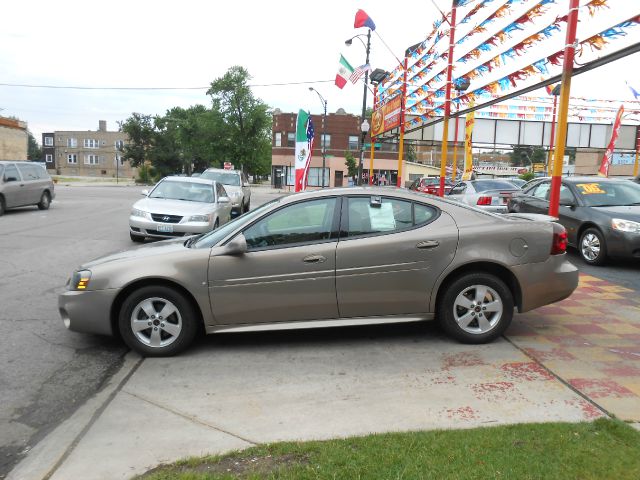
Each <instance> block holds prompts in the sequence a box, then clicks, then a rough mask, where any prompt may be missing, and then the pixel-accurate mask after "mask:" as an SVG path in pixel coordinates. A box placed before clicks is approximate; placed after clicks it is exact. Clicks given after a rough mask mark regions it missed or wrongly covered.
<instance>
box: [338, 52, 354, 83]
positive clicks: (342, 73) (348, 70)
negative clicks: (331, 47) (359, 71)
mask: <svg viewBox="0 0 640 480" xmlns="http://www.w3.org/2000/svg"><path fill="white" fill-rule="evenodd" d="M352 73H353V67H352V66H351V65H349V62H347V59H346V58H344V57H343V56H342V55H340V64H339V65H338V73H336V86H337V87H338V88H340V89H341V88H342V87H344V86H345V84H346V83H347V80H348V79H349V77H350V76H351V74H352Z"/></svg>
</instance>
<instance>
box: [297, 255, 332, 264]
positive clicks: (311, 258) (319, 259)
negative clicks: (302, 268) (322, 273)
mask: <svg viewBox="0 0 640 480" xmlns="http://www.w3.org/2000/svg"><path fill="white" fill-rule="evenodd" d="M302 261H303V262H304V263H323V262H326V261H327V258H326V257H323V256H322V255H307V256H306V257H304V258H303V259H302Z"/></svg>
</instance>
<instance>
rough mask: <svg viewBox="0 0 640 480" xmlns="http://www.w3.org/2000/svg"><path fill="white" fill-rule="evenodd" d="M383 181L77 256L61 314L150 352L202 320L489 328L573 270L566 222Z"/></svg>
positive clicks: (76, 327) (471, 331)
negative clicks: (195, 232)
mask: <svg viewBox="0 0 640 480" xmlns="http://www.w3.org/2000/svg"><path fill="white" fill-rule="evenodd" d="M538 218H541V219H546V218H548V217H543V216H535V215H534V216H531V215H529V216H526V215H520V216H518V215H515V216H513V215H495V214H492V213H489V212H484V211H481V210H478V209H474V208H470V207H468V206H466V205H463V204H460V203H459V202H453V201H450V200H447V199H446V198H445V199H443V198H439V197H435V196H426V195H423V194H417V193H413V192H410V191H407V190H400V189H390V188H379V187H374V188H369V187H360V188H340V189H330V190H329V189H327V190H321V191H315V192H305V193H300V194H295V195H290V196H287V197H283V198H280V199H277V200H274V201H272V202H269V203H267V204H265V205H263V206H261V207H259V208H257V209H255V210H253V211H251V212H249V213H246V214H244V215H242V216H241V217H239V218H237V219H235V220H233V221H232V222H229V223H228V224H227V225H224V226H222V227H220V228H219V229H217V230H214V231H213V232H210V233H208V234H205V235H200V236H194V237H190V238H188V239H186V240H185V239H177V240H171V241H165V242H159V243H155V244H152V245H147V246H143V247H140V248H137V249H134V250H129V251H124V252H120V253H116V254H112V255H108V256H106V257H103V258H100V259H98V260H95V261H93V262H89V263H87V264H85V265H82V266H80V267H78V269H77V270H76V271H75V272H74V273H73V275H72V276H71V278H70V279H69V282H68V285H67V290H66V291H65V292H64V293H62V294H61V295H60V297H59V310H60V313H61V315H62V318H63V320H64V324H65V325H66V327H67V328H69V329H71V330H73V331H77V332H89V333H97V334H106V335H114V334H119V335H121V336H122V338H123V339H124V341H125V342H126V343H127V344H128V345H129V346H130V347H131V348H133V349H135V350H137V351H139V352H140V353H142V354H143V355H147V356H159V355H173V354H176V353H178V352H180V351H181V350H183V349H184V348H186V347H187V346H188V345H189V344H190V343H191V341H192V340H193V339H194V337H195V335H196V333H197V332H198V331H199V330H200V329H204V330H205V331H206V332H207V333H215V332H242V331H251V330H265V329H288V328H308V327H328V326H339V325H362V324H367V323H369V324H370V323H374V324H381V323H397V322H414V321H420V320H431V319H434V318H437V319H438V321H439V322H440V324H441V325H442V326H443V328H444V329H445V330H446V331H447V332H448V333H449V334H450V335H451V336H452V337H454V338H456V339H458V340H460V341H462V342H467V343H484V342H489V341H491V340H493V339H495V338H496V337H498V336H500V335H501V334H502V333H503V332H504V331H505V329H506V328H507V326H508V325H509V323H510V322H511V319H512V316H513V312H514V308H517V309H518V311H520V312H526V311H528V310H531V309H534V308H537V307H540V306H542V305H546V304H549V303H552V302H556V301H559V300H562V299H564V298H566V297H568V296H569V295H571V293H572V292H573V291H574V289H575V288H576V286H577V284H578V271H577V269H576V268H575V267H574V266H573V265H572V264H571V263H570V262H569V261H568V260H567V257H566V255H565V249H566V231H565V230H564V227H562V226H561V225H559V224H557V223H554V222H550V221H547V220H538Z"/></svg>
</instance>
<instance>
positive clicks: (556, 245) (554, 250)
mask: <svg viewBox="0 0 640 480" xmlns="http://www.w3.org/2000/svg"><path fill="white" fill-rule="evenodd" d="M566 251H567V231H566V230H565V228H564V227H563V226H562V225H560V224H558V223H554V224H553V241H552V242H551V255H562V254H563V253H565V252H566Z"/></svg>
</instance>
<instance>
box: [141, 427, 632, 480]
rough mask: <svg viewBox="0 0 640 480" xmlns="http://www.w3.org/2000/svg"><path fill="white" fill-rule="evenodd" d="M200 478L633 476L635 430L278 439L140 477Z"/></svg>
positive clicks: (475, 431) (490, 431)
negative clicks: (301, 440) (302, 439)
mask: <svg viewBox="0 0 640 480" xmlns="http://www.w3.org/2000/svg"><path fill="white" fill-rule="evenodd" d="M137 478H140V479H145V480H169V479H171V480H173V479H178V480H204V479H296V480H297V479H345V480H357V479H483V480H484V479H518V480H519V479H545V480H546V479H562V480H568V479H581V480H583V479H598V480H600V479H616V480H624V479H634V480H637V479H639V478H640V432H637V431H635V430H634V429H632V428H631V427H629V426H628V425H626V424H624V423H622V422H620V421H617V420H605V419H600V420H596V421H595V422H593V423H578V424H568V423H547V424H526V425H510V426H499V427H487V428H477V429H472V430H445V431H442V430H439V431H429V432H408V433H389V434H379V435H369V436H366V437H355V438H347V439H341V440H329V441H324V442H299V443H276V444H271V445H264V446H258V447H254V448H250V449H247V450H244V451H241V452H235V453H232V454H229V455H225V456H216V457H204V458H192V459H188V460H183V461H180V462H177V463H175V464H173V465H168V466H161V467H158V468H156V469H154V470H152V471H151V472H147V474H145V475H143V476H141V477H137Z"/></svg>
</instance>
